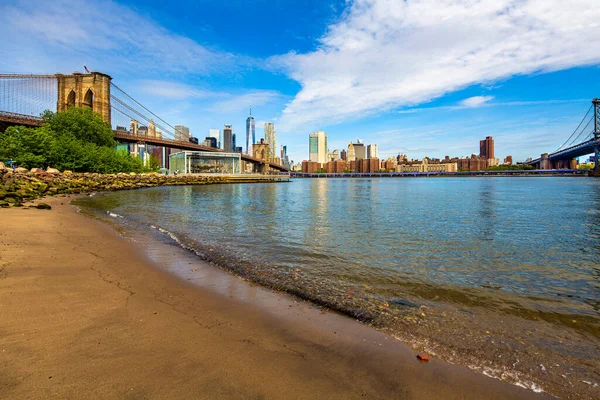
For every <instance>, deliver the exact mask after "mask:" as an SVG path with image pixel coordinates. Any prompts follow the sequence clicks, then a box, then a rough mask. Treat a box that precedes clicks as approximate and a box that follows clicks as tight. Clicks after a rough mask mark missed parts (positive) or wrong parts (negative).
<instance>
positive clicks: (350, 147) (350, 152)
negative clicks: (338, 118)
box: [346, 142, 356, 162]
mask: <svg viewBox="0 0 600 400" xmlns="http://www.w3.org/2000/svg"><path fill="white" fill-rule="evenodd" d="M346 157H347V159H346V161H348V162H352V161H354V160H356V154H355V153H354V145H353V144H352V142H350V144H349V145H348V154H347V156H346Z"/></svg>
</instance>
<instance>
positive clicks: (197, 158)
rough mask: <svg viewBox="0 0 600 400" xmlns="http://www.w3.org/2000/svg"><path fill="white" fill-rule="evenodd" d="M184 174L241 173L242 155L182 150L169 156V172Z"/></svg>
mask: <svg viewBox="0 0 600 400" xmlns="http://www.w3.org/2000/svg"><path fill="white" fill-rule="evenodd" d="M176 170H178V171H179V172H180V173H182V174H209V173H213V174H239V173H241V172H240V171H241V155H240V154H239V153H221V152H211V151H180V152H178V153H173V154H171V155H170V156H169V172H170V173H171V174H173V173H175V171H176Z"/></svg>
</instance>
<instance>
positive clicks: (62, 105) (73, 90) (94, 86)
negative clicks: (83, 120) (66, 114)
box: [56, 72, 112, 123]
mask: <svg viewBox="0 0 600 400" xmlns="http://www.w3.org/2000/svg"><path fill="white" fill-rule="evenodd" d="M111 80H112V78H111V77H110V76H108V75H106V74H103V73H101V72H92V73H90V74H81V73H78V72H75V73H73V74H72V75H62V74H56V81H57V83H58V100H57V102H56V111H57V112H62V111H65V110H66V109H68V108H69V107H80V108H83V107H88V108H91V109H92V110H93V111H95V112H97V113H98V114H100V115H102V118H103V119H104V121H106V122H108V123H110V122H111V120H110V82H111Z"/></svg>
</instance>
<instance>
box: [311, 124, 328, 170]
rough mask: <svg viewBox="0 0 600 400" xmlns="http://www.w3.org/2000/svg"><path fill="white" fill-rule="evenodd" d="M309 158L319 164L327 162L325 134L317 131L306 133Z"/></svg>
mask: <svg viewBox="0 0 600 400" xmlns="http://www.w3.org/2000/svg"><path fill="white" fill-rule="evenodd" d="M308 152H309V160H310V161H313V162H317V163H319V164H325V163H326V162H327V135H326V134H325V132H324V131H317V132H314V133H311V134H310V135H308Z"/></svg>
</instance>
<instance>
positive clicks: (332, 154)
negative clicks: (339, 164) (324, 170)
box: [327, 149, 340, 161]
mask: <svg viewBox="0 0 600 400" xmlns="http://www.w3.org/2000/svg"><path fill="white" fill-rule="evenodd" d="M339 159H340V152H339V150H338V149H335V150H334V151H328V152H327V161H335V160H339Z"/></svg>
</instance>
